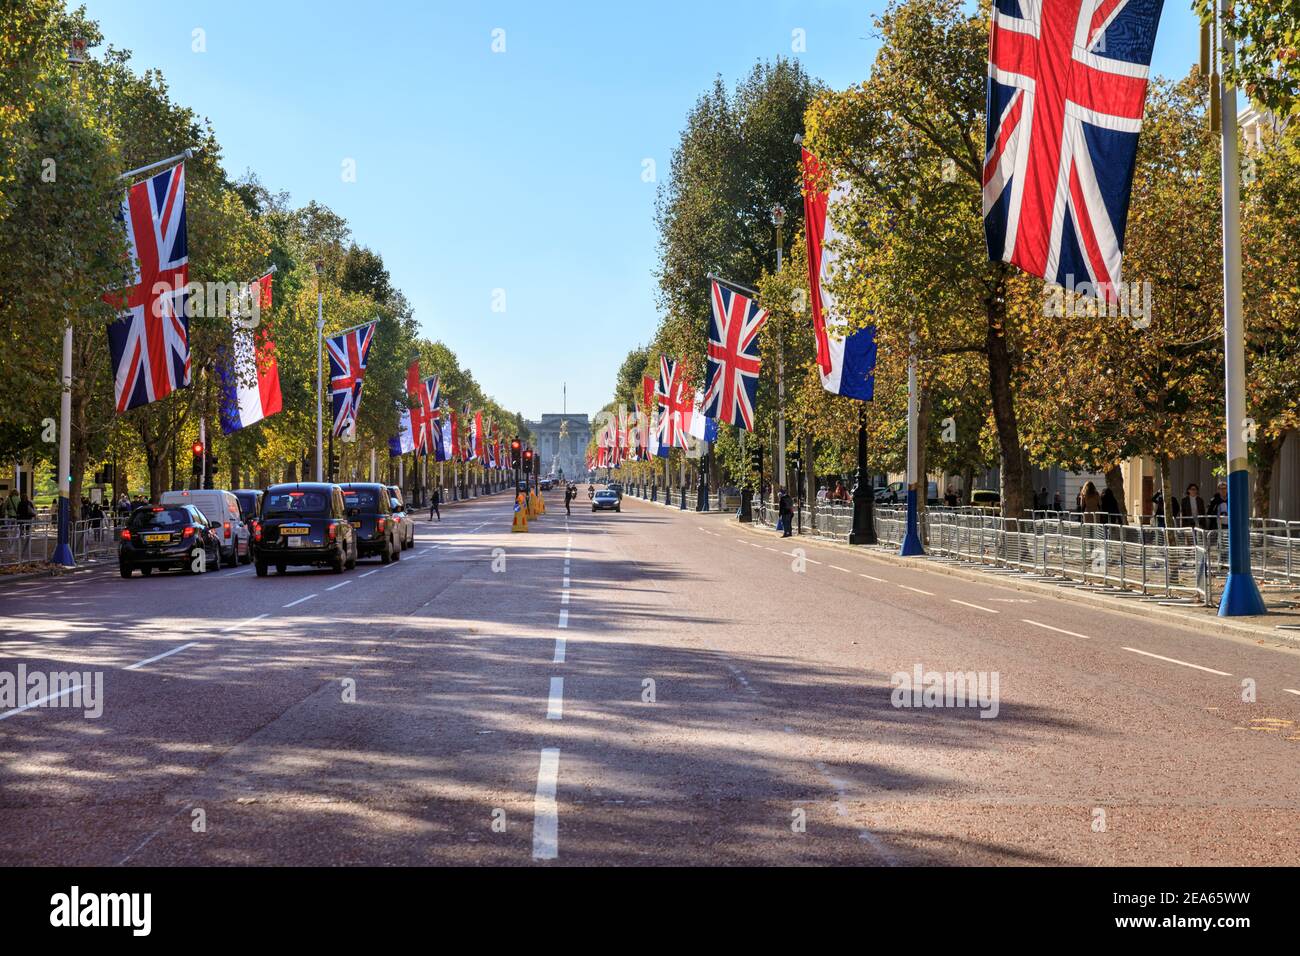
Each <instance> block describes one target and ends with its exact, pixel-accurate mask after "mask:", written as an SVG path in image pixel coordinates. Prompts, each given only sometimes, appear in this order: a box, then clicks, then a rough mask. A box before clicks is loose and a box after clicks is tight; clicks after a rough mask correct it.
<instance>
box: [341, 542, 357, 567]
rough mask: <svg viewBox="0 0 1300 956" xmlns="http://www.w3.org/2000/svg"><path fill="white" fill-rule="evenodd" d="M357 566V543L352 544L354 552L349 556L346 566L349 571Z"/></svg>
mask: <svg viewBox="0 0 1300 956" xmlns="http://www.w3.org/2000/svg"><path fill="white" fill-rule="evenodd" d="M356 566H357V543H356V542H355V541H353V542H352V550H351V551H350V552H349V554H348V560H347V563H346V564H345V565H344V567H346V568H347V569H348V570H349V571H351V570H352V569H353V568H355V567H356Z"/></svg>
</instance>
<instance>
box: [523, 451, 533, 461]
mask: <svg viewBox="0 0 1300 956" xmlns="http://www.w3.org/2000/svg"><path fill="white" fill-rule="evenodd" d="M532 460H533V450H532V449H531V448H526V449H524V461H532Z"/></svg>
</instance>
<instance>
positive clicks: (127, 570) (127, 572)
mask: <svg viewBox="0 0 1300 956" xmlns="http://www.w3.org/2000/svg"><path fill="white" fill-rule="evenodd" d="M117 570H118V573H120V574H121V575H122V577H124V578H129V577H130V576H131V572H132V571H133V570H135V569H134V568H132V567H131V565H129V564H119V565H118V566H117Z"/></svg>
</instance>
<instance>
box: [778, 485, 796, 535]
mask: <svg viewBox="0 0 1300 956" xmlns="http://www.w3.org/2000/svg"><path fill="white" fill-rule="evenodd" d="M776 510H777V513H778V514H780V516H781V527H782V528H783V529H784V530H783V531H782V532H781V537H783V538H788V537H790V526H791V525H792V524H794V504H793V502H791V500H790V492H788V491H786V490H785V489H784V488H782V489H781V498H780V500H779V501H778V502H777V506H776Z"/></svg>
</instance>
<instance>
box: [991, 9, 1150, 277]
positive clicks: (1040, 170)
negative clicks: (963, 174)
mask: <svg viewBox="0 0 1300 956" xmlns="http://www.w3.org/2000/svg"><path fill="white" fill-rule="evenodd" d="M1162 2H1163V0H995V2H994V4H993V24H992V32H991V35H990V37H989V68H988V69H989V79H988V100H987V103H988V107H987V108H988V121H987V133H986V140H985V154H984V177H983V178H984V233H985V237H986V239H987V241H988V249H989V258H991V259H993V260H994V261H997V260H1003V261H1006V262H1010V263H1012V264H1013V265H1016V266H1019V267H1020V268H1021V269H1023V270H1024V271H1025V272H1028V273H1030V274H1031V275H1035V276H1039V277H1040V278H1043V279H1046V280H1047V281H1049V282H1055V283H1057V284H1058V285H1065V286H1070V287H1073V286H1075V285H1076V284H1079V285H1082V284H1083V283H1084V282H1087V283H1090V284H1091V286H1092V288H1093V289H1095V290H1096V291H1097V293H1098V294H1099V295H1100V296H1101V297H1102V298H1104V299H1108V300H1109V299H1113V298H1114V297H1115V292H1116V289H1115V287H1116V286H1117V285H1118V283H1119V281H1120V261H1121V259H1122V256H1123V249H1124V229H1125V225H1126V223H1127V220H1128V205H1129V196H1130V192H1131V190H1132V185H1133V163H1134V159H1135V157H1136V156H1137V144H1138V133H1139V131H1140V130H1141V128H1142V110H1143V105H1144V104H1145V102H1146V94H1147V74H1148V70H1149V67H1150V65H1151V50H1152V47H1153V46H1154V45H1155V40H1156V27H1157V26H1158V25H1159V22H1160V11H1161V6H1162Z"/></svg>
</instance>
